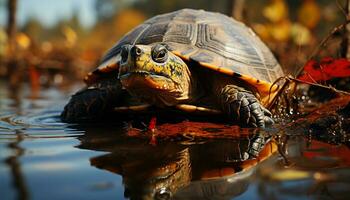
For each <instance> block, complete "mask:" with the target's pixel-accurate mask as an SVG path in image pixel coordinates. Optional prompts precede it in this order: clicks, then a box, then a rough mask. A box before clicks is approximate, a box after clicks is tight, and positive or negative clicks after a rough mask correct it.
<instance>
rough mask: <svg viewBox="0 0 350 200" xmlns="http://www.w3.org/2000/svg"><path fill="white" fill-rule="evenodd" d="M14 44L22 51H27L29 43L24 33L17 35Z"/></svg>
mask: <svg viewBox="0 0 350 200" xmlns="http://www.w3.org/2000/svg"><path fill="white" fill-rule="evenodd" d="M16 42H17V44H18V46H19V47H20V48H22V49H27V48H28V47H29V46H30V43H31V41H30V39H29V37H28V36H27V35H26V34H24V33H17V35H16Z"/></svg>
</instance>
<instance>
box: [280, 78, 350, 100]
mask: <svg viewBox="0 0 350 200" xmlns="http://www.w3.org/2000/svg"><path fill="white" fill-rule="evenodd" d="M286 78H287V79H289V80H293V81H295V82H297V83H304V84H308V85H312V86H317V87H321V88H324V89H328V90H332V91H333V92H335V93H338V94H343V95H349V96H350V93H349V92H346V91H343V90H338V89H336V88H334V87H332V86H326V85H321V84H318V83H312V82H308V81H302V80H299V79H296V78H294V77H291V76H289V77H286Z"/></svg>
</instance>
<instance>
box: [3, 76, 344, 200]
mask: <svg viewBox="0 0 350 200" xmlns="http://www.w3.org/2000/svg"><path fill="white" fill-rule="evenodd" d="M79 87H80V85H79V84H73V85H72V86H71V87H65V88H60V87H46V88H41V89H40V90H38V89H33V87H30V86H29V85H27V84H19V85H17V86H16V87H10V85H8V84H7V82H4V81H3V82H0V180H1V181H0V191H1V199H4V200H7V199H170V198H172V199H350V156H349V155H350V150H349V146H348V145H346V143H345V144H344V143H339V144H328V143H326V142H325V141H318V140H315V139H313V138H310V137H305V136H303V135H302V134H295V135H291V136H289V137H286V138H284V139H283V138H282V139H283V142H282V143H283V145H281V143H279V142H276V141H277V140H278V137H277V139H276V137H273V135H272V134H269V133H268V132H269V131H268V130H245V129H238V128H237V127H232V126H226V125H215V124H214V125H213V124H209V125H208V124H207V123H203V124H202V125H201V124H200V123H199V124H198V123H195V122H193V123H192V122H181V123H179V125H178V126H181V128H182V129H176V130H180V131H181V130H186V131H188V130H189V129H190V130H191V132H192V134H193V133H194V134H196V133H195V131H196V130H197V129H196V127H199V126H200V129H198V130H202V131H206V133H213V135H215V132H217V131H223V130H224V131H225V133H226V134H227V131H230V130H232V134H233V135H232V136H230V137H207V139H201V140H191V138H189V139H185V140H184V139H181V138H168V139H166V138H165V139H162V140H156V141H154V140H152V139H150V137H147V134H149V133H147V132H142V131H139V130H138V129H135V130H134V129H130V128H128V127H127V126H126V125H125V124H127V122H125V123H113V120H111V121H110V122H108V123H91V124H85V125H77V124H66V123H62V122H61V121H60V118H59V115H60V112H61V111H62V109H63V106H64V104H65V103H66V102H67V100H68V98H69V96H70V95H71V94H72V93H73V92H74V91H76V90H77V89H78V88H79ZM175 125H176V124H175ZM171 126H172V125H168V126H167V127H165V128H164V127H163V131H166V130H174V129H166V128H169V127H171ZM205 126H208V127H205ZM220 126H222V129H220ZM213 127H214V128H213ZM218 127H219V128H218ZM156 128H157V127H156ZM133 131H134V132H133ZM165 134H166V133H165ZM201 134H203V133H201ZM151 138H152V137H151ZM153 139H154V138H153ZM279 139H281V138H279ZM279 152H280V153H279Z"/></svg>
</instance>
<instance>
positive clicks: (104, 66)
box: [84, 54, 120, 85]
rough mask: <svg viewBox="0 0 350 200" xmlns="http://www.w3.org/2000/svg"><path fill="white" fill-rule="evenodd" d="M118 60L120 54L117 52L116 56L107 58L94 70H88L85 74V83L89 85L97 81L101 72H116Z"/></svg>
mask: <svg viewBox="0 0 350 200" xmlns="http://www.w3.org/2000/svg"><path fill="white" fill-rule="evenodd" d="M119 60H120V56H119V54H118V55H117V56H114V57H112V58H110V59H108V60H107V61H105V62H103V63H101V64H100V65H99V66H98V67H97V68H96V69H95V70H94V71H92V72H89V73H88V74H87V75H86V76H85V78H84V82H85V83H86V84H87V85H91V84H93V83H95V82H96V81H98V79H99V78H100V76H101V73H102V74H106V73H110V72H113V71H116V72H118V68H119Z"/></svg>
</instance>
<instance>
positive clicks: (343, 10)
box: [335, 0, 349, 20]
mask: <svg viewBox="0 0 350 200" xmlns="http://www.w3.org/2000/svg"><path fill="white" fill-rule="evenodd" d="M335 3H336V4H337V6H338V8H339V10H340V11H341V12H342V13H343V14H344V16H345V19H347V20H349V19H348V15H347V13H346V11H345V9H344V8H343V6H342V5H341V4H340V3H339V0H336V1H335Z"/></svg>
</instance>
